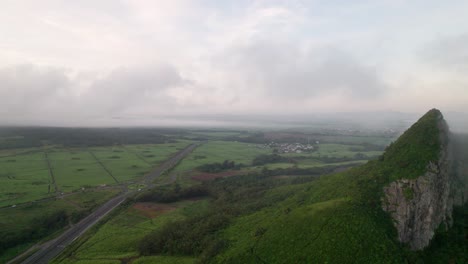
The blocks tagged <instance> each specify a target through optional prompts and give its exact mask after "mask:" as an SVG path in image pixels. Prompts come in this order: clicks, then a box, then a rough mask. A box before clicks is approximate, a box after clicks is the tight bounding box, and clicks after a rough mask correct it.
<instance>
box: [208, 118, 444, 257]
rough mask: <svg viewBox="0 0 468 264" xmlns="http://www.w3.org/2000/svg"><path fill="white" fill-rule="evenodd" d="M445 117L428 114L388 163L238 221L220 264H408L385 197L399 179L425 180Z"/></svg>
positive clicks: (308, 188)
mask: <svg viewBox="0 0 468 264" xmlns="http://www.w3.org/2000/svg"><path fill="white" fill-rule="evenodd" d="M438 118H439V112H438V111H436V110H431V111H430V112H428V113H427V114H426V115H425V116H424V117H422V118H421V119H420V120H419V122H418V123H416V124H415V125H413V126H412V127H411V128H410V129H409V130H408V131H407V132H405V133H404V134H403V135H402V136H401V137H400V138H399V139H398V140H397V141H396V142H395V143H394V144H392V145H391V146H390V147H389V148H388V149H387V152H386V153H385V154H384V156H383V157H384V158H383V159H380V160H376V161H371V162H369V163H367V164H366V165H363V166H361V167H358V168H355V169H352V170H350V171H347V172H344V173H340V174H335V175H330V176H327V177H322V178H321V179H319V180H317V181H314V182H311V183H308V184H306V185H305V186H304V188H303V190H302V191H299V192H298V193H297V194H295V195H294V196H292V197H291V198H289V199H288V200H286V201H284V202H282V203H280V204H278V205H277V206H275V207H270V208H267V209H263V210H261V211H258V212H255V213H253V214H250V215H246V216H242V217H240V218H237V219H236V220H235V221H234V223H233V224H232V225H231V226H230V227H228V228H227V229H226V230H224V231H223V232H222V235H223V236H224V238H225V239H227V240H228V241H229V242H230V247H229V248H228V249H227V250H226V251H224V252H223V253H222V254H220V255H218V256H217V257H216V258H215V259H214V260H213V262H217V263H247V262H260V263H261V262H264V263H291V262H293V263H294V262H305V263H314V262H315V263H323V262H328V263H401V262H404V260H405V259H406V257H407V256H406V255H405V250H401V249H402V247H401V245H400V244H399V243H398V242H397V241H396V239H395V235H394V229H393V227H392V224H391V222H390V219H389V217H388V216H387V215H386V214H385V213H384V212H383V211H382V210H381V208H380V197H381V190H382V187H383V186H384V185H385V184H387V183H389V182H390V181H392V180H394V179H398V178H403V177H416V176H419V175H421V174H422V172H423V171H424V169H425V166H426V165H427V164H428V163H429V162H430V161H433V160H436V159H437V158H438V154H439V145H438V142H439V131H438V129H437V120H438ZM270 192H271V195H275V192H277V190H275V189H273V190H271V191H270Z"/></svg>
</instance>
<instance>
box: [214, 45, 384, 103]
mask: <svg viewBox="0 0 468 264" xmlns="http://www.w3.org/2000/svg"><path fill="white" fill-rule="evenodd" d="M213 63H214V64H215V65H216V66H213V68H217V69H222V70H223V71H225V72H227V73H233V75H231V76H233V77H234V78H237V80H233V81H232V83H235V84H236V85H237V88H235V89H239V90H240V91H246V92H247V91H250V92H251V93H256V91H255V90H257V94H256V95H257V96H258V95H259V94H261V95H262V96H263V98H269V99H272V100H277V99H281V100H282V101H284V100H295V101H303V100H307V99H311V98H317V97H321V96H328V95H336V94H339V95H340V96H343V97H346V98H349V99H353V100H365V99H370V98H379V97H381V96H382V95H383V94H384V93H385V90H386V88H387V87H386V84H385V83H384V81H383V80H382V79H381V78H380V76H379V75H378V70H377V68H376V67H373V66H368V65H364V64H362V63H360V62H359V61H358V60H356V59H355V58H353V56H351V55H350V54H347V53H346V52H344V51H341V50H339V49H335V48H314V47H307V48H306V49H303V48H301V47H300V46H299V45H297V44H294V43H288V42H286V43H285V42H275V41H268V42H263V41H262V42H253V43H249V44H248V45H245V46H236V47H232V48H230V49H228V50H226V51H225V52H224V53H222V54H220V55H218V56H216V59H215V60H214V61H213ZM226 75H228V74H226ZM229 81H231V80H229ZM239 86H241V87H239Z"/></svg>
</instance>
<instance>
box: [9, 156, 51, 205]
mask: <svg viewBox="0 0 468 264" xmlns="http://www.w3.org/2000/svg"><path fill="white" fill-rule="evenodd" d="M50 182H51V179H50V176H49V170H48V168H47V164H46V162H45V160H44V153H42V152H37V153H31V154H29V153H28V154H23V155H17V156H16V155H15V156H10V157H3V158H0V206H5V205H12V204H16V203H21V202H26V201H30V200H35V199H40V198H43V197H46V196H48V195H51V193H53V192H54V188H53V186H51V193H48V186H49V183H50Z"/></svg>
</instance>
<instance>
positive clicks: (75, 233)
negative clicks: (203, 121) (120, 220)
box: [22, 144, 199, 264]
mask: <svg viewBox="0 0 468 264" xmlns="http://www.w3.org/2000/svg"><path fill="white" fill-rule="evenodd" d="M198 146H199V144H191V145H189V146H188V147H186V148H184V149H182V150H180V151H179V152H177V153H176V154H175V155H173V156H172V157H171V158H169V159H168V160H166V161H165V162H164V163H162V164H161V165H160V166H158V167H157V168H156V169H154V170H153V171H152V172H150V173H148V174H147V175H146V176H145V177H144V179H143V183H145V184H146V185H147V188H151V187H153V186H154V184H153V181H154V180H155V179H156V178H157V177H159V176H160V175H161V174H162V173H164V172H165V171H166V170H169V169H171V168H172V167H174V166H175V165H177V163H178V162H179V161H181V160H182V159H183V158H185V157H186V156H187V155H188V154H190V153H191V152H192V151H193V150H194V149H195V148H196V147H198ZM135 192H137V191H136V190H128V188H125V191H124V192H122V193H121V194H119V195H117V196H116V197H114V198H112V199H111V200H109V201H107V202H106V203H105V204H103V205H101V206H100V207H99V208H98V209H96V210H95V211H94V212H93V213H91V214H90V215H88V216H87V217H85V218H84V219H82V220H81V221H80V222H78V223H77V224H75V225H73V226H72V227H70V228H69V229H68V230H67V231H65V232H64V233H63V234H61V235H60V236H59V237H57V238H55V239H53V240H51V241H48V242H46V243H44V244H42V245H41V247H40V249H39V250H38V251H36V252H35V253H34V254H32V255H31V256H30V257H28V258H27V259H26V260H24V261H23V262H22V263H35V264H37V263H39V264H42V263H49V261H51V260H52V259H53V258H54V257H56V256H58V255H59V254H60V253H61V252H62V251H63V250H64V248H65V247H66V246H68V245H70V244H71V243H72V242H73V241H75V239H77V238H79V237H80V236H81V235H82V234H83V233H84V232H85V231H86V230H88V229H89V228H90V227H92V226H93V225H94V224H96V223H97V222H98V221H99V220H101V219H102V218H103V217H104V216H106V215H107V214H109V213H110V212H111V211H112V210H113V209H115V208H116V207H117V206H119V205H120V204H121V203H122V202H124V201H125V200H126V198H127V197H129V196H130V195H132V194H134V193H135Z"/></svg>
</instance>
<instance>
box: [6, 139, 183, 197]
mask: <svg viewBox="0 0 468 264" xmlns="http://www.w3.org/2000/svg"><path fill="white" fill-rule="evenodd" d="M188 144H190V141H186V140H181V141H180V142H177V143H166V144H147V145H128V146H113V147H92V148H62V147H49V148H47V149H39V148H37V149H27V150H7V151H1V153H0V206H10V205H15V204H19V203H24V202H29V201H34V200H38V199H42V198H46V197H51V196H54V195H55V191H56V190H55V186H54V184H53V180H52V177H51V175H50V172H49V168H48V165H47V159H46V155H45V152H47V157H48V159H49V161H50V165H51V170H52V174H53V176H54V179H55V184H56V185H57V189H58V190H57V191H58V192H64V193H68V192H73V191H79V190H81V189H82V188H85V189H86V188H92V187H97V186H105V185H115V184H117V182H119V183H122V182H128V181H131V180H135V179H138V178H140V177H141V176H143V175H144V174H145V173H147V172H149V171H150V170H151V168H153V167H155V166H156V165H157V164H159V163H160V162H162V161H164V160H166V159H167V158H169V156H170V155H172V154H173V153H175V152H177V151H178V150H180V149H182V148H184V147H185V146H187V145H188ZM114 178H115V179H114Z"/></svg>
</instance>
